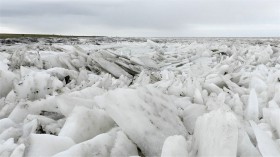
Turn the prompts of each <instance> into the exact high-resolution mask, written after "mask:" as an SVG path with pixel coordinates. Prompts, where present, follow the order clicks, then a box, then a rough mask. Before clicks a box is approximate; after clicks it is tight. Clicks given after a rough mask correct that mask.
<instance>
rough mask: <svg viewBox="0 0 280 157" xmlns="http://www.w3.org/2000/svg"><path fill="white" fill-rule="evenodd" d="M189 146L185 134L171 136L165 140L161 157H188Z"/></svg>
mask: <svg viewBox="0 0 280 157" xmlns="http://www.w3.org/2000/svg"><path fill="white" fill-rule="evenodd" d="M187 147H188V145H187V142H186V139H185V138H184V136H180V135H174V136H170V137H168V138H167V139H166V140H165V141H164V144H163V147H162V153H161V157H170V156H172V157H187V156H188V150H187Z"/></svg>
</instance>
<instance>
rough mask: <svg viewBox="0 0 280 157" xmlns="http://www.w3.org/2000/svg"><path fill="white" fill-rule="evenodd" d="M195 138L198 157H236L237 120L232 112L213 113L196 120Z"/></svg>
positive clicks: (220, 110)
mask: <svg viewBox="0 0 280 157" xmlns="http://www.w3.org/2000/svg"><path fill="white" fill-rule="evenodd" d="M194 138H195V147H196V148H195V149H197V151H198V156H227V157H236V153H237V140H238V126H237V119H236V117H235V115H234V114H233V113H232V112H230V111H224V110H223V109H218V110H214V111H211V112H210V113H207V114H205V115H203V116H200V117H199V118H198V119H197V120H196V124H195V129H194Z"/></svg>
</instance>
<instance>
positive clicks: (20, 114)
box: [8, 96, 59, 123]
mask: <svg viewBox="0 0 280 157" xmlns="http://www.w3.org/2000/svg"><path fill="white" fill-rule="evenodd" d="M42 111H49V112H59V111H58V108H57V105H56V102H55V97H54V96H50V97H48V98H46V99H41V100H36V101H33V102H29V101H27V102H25V101H23V102H20V103H18V104H17V106H16V108H15V109H14V110H13V111H12V112H11V114H10V115H9V117H8V118H10V119H11V120H13V121H14V122H16V123H20V122H22V121H23V120H24V119H25V117H26V116H27V115H28V114H35V115H36V114H40V113H41V112H42Z"/></svg>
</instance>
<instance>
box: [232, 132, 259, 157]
mask: <svg viewBox="0 0 280 157" xmlns="http://www.w3.org/2000/svg"><path fill="white" fill-rule="evenodd" d="M237 156H240V157H249V156H252V157H261V154H260V152H259V151H258V150H257V149H256V147H255V146H254V145H253V144H252V142H251V141H250V138H249V136H248V134H247V133H246V132H245V131H244V130H242V129H239V132H238V148H237Z"/></svg>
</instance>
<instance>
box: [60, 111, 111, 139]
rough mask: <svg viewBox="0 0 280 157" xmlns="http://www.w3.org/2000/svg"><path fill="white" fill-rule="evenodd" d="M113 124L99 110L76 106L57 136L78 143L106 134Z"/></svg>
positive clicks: (103, 112)
mask: <svg viewBox="0 0 280 157" xmlns="http://www.w3.org/2000/svg"><path fill="white" fill-rule="evenodd" d="M114 124H115V123H114V121H113V120H112V119H111V118H110V117H109V116H108V115H107V114H106V113H105V111H103V110H101V109H88V108H85V107H82V106H76V107H75V108H74V109H73V111H72V113H71V114H70V116H69V117H68V118H67V119H66V122H65V124H64V126H63V128H62V129H61V131H60V133H59V136H66V137H69V138H72V139H73V140H74V141H75V142H76V143H80V142H83V141H85V140H89V139H91V138H93V137H94V136H96V135H98V134H101V133H104V132H107V131H108V130H109V129H111V128H113V126H114Z"/></svg>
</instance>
